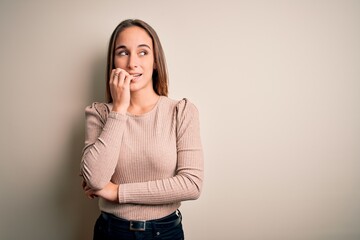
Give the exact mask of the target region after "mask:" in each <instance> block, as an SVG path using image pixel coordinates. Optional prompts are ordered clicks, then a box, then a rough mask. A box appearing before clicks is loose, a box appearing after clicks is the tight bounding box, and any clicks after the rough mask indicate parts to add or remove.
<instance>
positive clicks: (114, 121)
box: [80, 103, 127, 190]
mask: <svg viewBox="0 0 360 240" xmlns="http://www.w3.org/2000/svg"><path fill="white" fill-rule="evenodd" d="M106 108H107V107H106V105H105V104H103V103H93V104H92V105H91V106H89V107H87V108H86V109H85V118H86V123H85V125H86V126H85V147H84V149H83V156H82V160H81V164H80V172H81V175H82V176H83V178H84V180H85V182H86V184H87V185H88V186H89V187H90V188H91V189H93V190H100V189H103V188H104V187H105V186H106V185H107V184H108V183H109V182H110V179H111V177H112V175H113V174H114V171H115V167H116V164H117V162H118V158H119V153H120V146H121V142H122V136H123V133H124V130H125V126H126V121H127V116H126V115H124V114H121V113H117V112H114V111H111V112H110V113H109V114H108V116H107V118H105V116H104V114H101V113H104V112H105V109H106Z"/></svg>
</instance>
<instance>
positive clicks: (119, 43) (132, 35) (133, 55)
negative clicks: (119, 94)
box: [114, 26, 154, 91]
mask: <svg viewBox="0 0 360 240" xmlns="http://www.w3.org/2000/svg"><path fill="white" fill-rule="evenodd" d="M114 65H115V68H121V69H123V70H125V71H126V72H128V73H129V74H130V75H133V76H134V78H133V80H132V81H131V84H130V90H131V91H138V90H141V89H144V88H153V86H152V74H153V70H154V51H153V42H152V39H151V37H150V36H149V35H148V34H147V32H146V31H145V30H144V29H142V28H140V27H137V26H133V27H128V28H126V29H125V30H123V31H122V32H121V33H120V34H119V36H118V37H117V39H116V42H115V52H114Z"/></svg>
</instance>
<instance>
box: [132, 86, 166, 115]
mask: <svg viewBox="0 0 360 240" xmlns="http://www.w3.org/2000/svg"><path fill="white" fill-rule="evenodd" d="M159 97H160V96H159V95H157V94H156V93H155V91H154V90H153V89H152V91H136V92H131V99H130V106H129V108H128V112H129V113H131V114H144V113H147V112H149V111H150V110H151V109H152V108H153V107H154V106H155V104H156V103H157V101H158V100H159Z"/></svg>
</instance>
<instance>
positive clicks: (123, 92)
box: [109, 68, 133, 114]
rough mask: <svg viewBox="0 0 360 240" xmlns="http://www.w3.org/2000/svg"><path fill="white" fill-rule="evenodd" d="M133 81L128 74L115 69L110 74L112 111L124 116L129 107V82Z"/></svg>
mask: <svg viewBox="0 0 360 240" xmlns="http://www.w3.org/2000/svg"><path fill="white" fill-rule="evenodd" d="M132 79H133V76H131V75H130V74H129V73H128V72H126V71H125V70H123V69H121V68H116V69H113V70H112V71H111V74H110V80H109V85H110V93H111V97H112V99H113V108H112V111H115V112H118V113H122V114H126V112H127V109H128V107H129V106H130V82H131V80H132Z"/></svg>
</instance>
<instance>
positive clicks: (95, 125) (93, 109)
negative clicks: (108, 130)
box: [84, 102, 110, 151]
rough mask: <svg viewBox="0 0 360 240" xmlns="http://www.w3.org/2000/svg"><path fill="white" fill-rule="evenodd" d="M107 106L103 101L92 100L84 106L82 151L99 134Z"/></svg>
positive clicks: (107, 113) (107, 112)
mask: <svg viewBox="0 0 360 240" xmlns="http://www.w3.org/2000/svg"><path fill="white" fill-rule="evenodd" d="M109 112H110V111H109V108H108V106H107V105H106V104H104V103H97V102H94V103H93V104H91V105H90V106H87V107H86V108H85V121H86V123H85V128H86V129H85V147H84V151H85V150H86V149H87V147H89V146H90V145H91V144H93V143H94V142H95V141H96V139H97V138H98V136H99V135H100V133H101V131H102V129H103V128H104V125H105V123H106V120H107V117H108V115H109Z"/></svg>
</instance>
